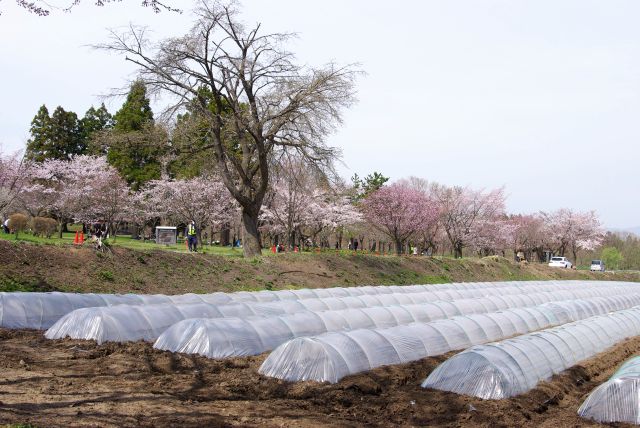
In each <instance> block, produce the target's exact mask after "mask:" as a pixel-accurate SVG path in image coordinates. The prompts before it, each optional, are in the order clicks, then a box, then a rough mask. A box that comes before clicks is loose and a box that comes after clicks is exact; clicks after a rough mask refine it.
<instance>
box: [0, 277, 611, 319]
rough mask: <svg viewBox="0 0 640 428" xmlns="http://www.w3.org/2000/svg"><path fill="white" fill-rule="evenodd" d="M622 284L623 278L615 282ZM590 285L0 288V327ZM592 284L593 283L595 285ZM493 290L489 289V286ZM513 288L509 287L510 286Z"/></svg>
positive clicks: (554, 282) (470, 295)
mask: <svg viewBox="0 0 640 428" xmlns="http://www.w3.org/2000/svg"><path fill="white" fill-rule="evenodd" d="M618 284H620V285H621V284H623V283H618ZM585 285H588V286H592V285H594V282H593V281H548V282H545V281H527V282H496V283H453V284H435V285H410V286H363V287H348V288H342V287H335V288H325V289H301V290H279V291H266V290H265V291H259V292H237V293H221V292H217V293H211V294H202V295H196V294H185V295H178V296H165V295H135V294H126V295H110V294H92V293H88V294H78V293H59V292H51V293H23V292H0V327H5V328H33V329H47V328H49V327H51V326H52V325H53V323H55V322H56V321H57V320H59V319H60V318H61V317H62V316H63V315H65V314H67V313H69V312H71V311H73V310H75V309H80V308H88V307H98V306H113V305H120V304H127V305H142V304H160V303H213V304H225V303H234V302H276V301H286V300H301V299H315V298H329V297H349V296H364V295H374V294H397V293H407V294H408V293H430V295H431V296H432V297H431V299H432V300H452V299H456V298H462V297H463V296H466V297H473V296H484V295H487V294H492V293H493V294H500V293H499V292H498V291H497V290H496V289H498V288H500V289H503V290H504V291H505V293H509V292H510V291H509V290H514V289H520V290H525V289H526V290H530V289H536V290H538V291H543V290H551V289H554V288H555V289H558V288H579V287H581V286H585ZM594 286H595V285H594ZM491 290H493V291H491ZM511 293H513V291H511Z"/></svg>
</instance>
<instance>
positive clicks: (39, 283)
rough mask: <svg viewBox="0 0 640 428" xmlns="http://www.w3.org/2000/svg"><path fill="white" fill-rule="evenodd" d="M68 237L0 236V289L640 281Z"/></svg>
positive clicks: (474, 263) (435, 260) (428, 260)
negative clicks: (98, 243) (99, 247)
mask: <svg viewBox="0 0 640 428" xmlns="http://www.w3.org/2000/svg"><path fill="white" fill-rule="evenodd" d="M5 237H6V235H5ZM22 237H24V238H25V240H22ZM72 242H73V234H68V235H65V236H64V238H63V239H62V240H58V239H57V238H56V239H51V240H46V239H42V238H35V239H34V238H33V237H31V236H29V235H21V239H20V240H14V239H13V237H11V239H9V240H7V239H0V254H1V255H2V257H1V263H0V291H54V290H59V291H73V292H102V293H126V292H135V293H165V294H180V293H187V292H194V293H207V292H213V291H240V290H277V289H288V288H302V287H311V288H315V287H331V286H354V285H389V284H398V285H404V284H433V283H446V282H466V281H504V280H534V279H540V280H548V279H608V280H633V281H635V280H640V274H639V273H637V272H636V273H633V272H624V273H613V272H607V273H605V274H600V273H591V272H588V271H575V270H564V269H554V268H549V267H547V266H545V265H541V264H516V263H513V262H511V261H509V260H506V259H504V258H501V257H487V258H483V259H479V258H463V259H458V260H455V259H451V258H447V257H444V258H443V257H422V256H417V257H416V256H403V257H397V256H393V255H392V256H389V255H387V256H380V255H373V254H362V253H357V254H355V253H354V252H352V251H339V252H336V251H326V252H321V253H285V254H272V253H271V252H268V251H265V257H261V258H255V259H248V260H245V259H244V258H242V257H241V251H240V250H238V249H235V250H234V249H231V248H220V247H210V248H207V249H206V250H205V251H207V253H206V254H203V253H198V254H188V253H185V252H184V250H183V249H182V246H178V247H176V248H175V249H171V251H166V249H160V248H157V247H158V246H157V245H156V244H153V243H142V242H140V241H135V240H131V239H130V238H127V237H118V238H117V240H116V242H115V243H113V245H112V247H111V248H112V251H111V252H109V253H105V254H103V253H96V251H94V250H93V249H92V248H91V247H90V246H89V245H85V247H82V248H76V247H74V246H73V245H72Z"/></svg>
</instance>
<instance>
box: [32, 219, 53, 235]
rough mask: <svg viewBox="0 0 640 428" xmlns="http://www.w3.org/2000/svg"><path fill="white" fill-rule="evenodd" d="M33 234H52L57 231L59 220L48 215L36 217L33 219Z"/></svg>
mask: <svg viewBox="0 0 640 428" xmlns="http://www.w3.org/2000/svg"><path fill="white" fill-rule="evenodd" d="M31 227H32V229H33V236H46V237H47V238H51V236H52V235H53V234H54V233H55V232H56V229H57V227H58V222H57V221H55V220H54V219H52V218H48V217H35V218H34V219H33V221H32V226H31Z"/></svg>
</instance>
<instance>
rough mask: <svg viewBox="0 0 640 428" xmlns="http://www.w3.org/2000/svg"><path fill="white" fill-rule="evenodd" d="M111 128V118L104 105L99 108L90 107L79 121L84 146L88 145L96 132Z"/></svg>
mask: <svg viewBox="0 0 640 428" xmlns="http://www.w3.org/2000/svg"><path fill="white" fill-rule="evenodd" d="M112 126H113V116H112V115H111V113H109V111H108V110H107V108H106V107H105V106H104V104H102V105H100V107H99V108H97V109H96V108H94V107H93V106H91V108H89V110H87V112H86V113H85V114H84V117H83V118H82V119H81V120H80V127H81V129H82V138H83V139H84V141H85V144H87V145H89V143H90V142H91V139H92V137H93V136H94V134H95V133H96V132H99V131H103V130H105V129H109V128H111V127H112Z"/></svg>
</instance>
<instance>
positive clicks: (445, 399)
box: [0, 330, 640, 428]
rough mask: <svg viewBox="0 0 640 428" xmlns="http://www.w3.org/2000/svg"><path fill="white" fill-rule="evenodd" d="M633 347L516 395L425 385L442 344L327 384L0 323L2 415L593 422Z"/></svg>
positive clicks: (283, 421)
mask: <svg viewBox="0 0 640 428" xmlns="http://www.w3.org/2000/svg"><path fill="white" fill-rule="evenodd" d="M639 351H640V338H635V339H631V340H628V341H626V342H624V343H622V344H619V345H618V346H616V347H614V348H612V349H610V350H609V351H607V352H606V353H604V354H601V355H600V356H599V357H597V358H594V359H591V360H588V361H585V362H583V363H582V364H580V365H578V366H575V367H573V368H572V369H570V370H568V371H566V372H564V373H563V374H562V375H560V376H556V377H555V378H554V379H552V380H551V381H550V382H544V383H542V384H540V385H538V387H537V388H536V389H535V390H533V391H531V392H529V393H527V394H524V395H522V396H519V397H516V398H512V399H508V400H498V401H483V400H479V399H475V398H470V397H464V396H460V395H456V394H452V393H445V392H441V391H435V390H425V389H423V388H421V387H420V383H421V381H422V380H423V379H424V378H425V377H426V376H427V375H428V374H429V373H430V372H431V371H432V370H433V369H434V368H435V367H436V366H437V365H438V364H439V363H440V362H442V361H444V360H445V359H446V358H447V357H448V356H449V355H443V356H441V357H437V358H427V359H424V360H421V361H417V362H414V363H410V364H405V365H401V366H390V367H382V368H378V369H376V370H373V371H371V372H368V373H362V374H358V375H354V376H350V377H347V378H345V379H343V380H342V381H341V382H339V383H337V384H335V385H329V384H318V383H313V382H303V383H299V384H291V383H287V382H283V381H279V380H275V379H271V378H266V377H263V376H260V375H259V374H258V373H257V369H258V367H259V366H260V364H261V362H262V361H263V360H264V358H265V356H264V355H263V356H257V357H248V358H234V359H228V360H209V359H206V358H203V357H198V356H190V355H183V354H172V353H169V352H162V351H157V350H154V349H153V348H152V347H151V345H150V344H147V343H142V342H137V343H128V344H114V343H111V344H104V345H100V346H97V345H96V344H95V343H94V342H83V341H73V340H54V341H49V340H46V339H44V338H43V336H42V334H41V333H40V332H34V331H8V330H0V369H1V370H2V374H3V375H2V379H0V400H1V402H0V421H1V422H4V423H31V424H33V425H35V426H42V427H44V426H46V427H67V426H114V427H122V426H148V427H152V426H153V427H164V426H180V427H190V426H269V427H272V426H273V427H277V426H279V427H289V426H298V427H311V426H344V427H353V426H381V427H382V426H448V427H514V426H536V427H549V428H557V427H570V426H597V424H594V423H591V422H589V421H586V420H583V419H581V418H579V417H578V416H577V414H576V411H577V409H578V407H579V405H580V404H581V403H582V401H583V400H584V399H585V398H586V396H587V394H588V393H589V392H591V391H592V390H593V388H594V387H596V386H597V385H598V384H600V383H602V382H603V381H604V380H606V379H607V378H608V377H609V376H611V374H612V373H613V372H614V370H615V369H616V367H618V366H619V364H620V363H622V362H623V361H624V360H625V359H627V358H628V357H630V356H631V355H635V354H637V353H638V352H639Z"/></svg>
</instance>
